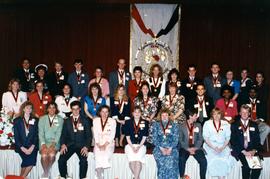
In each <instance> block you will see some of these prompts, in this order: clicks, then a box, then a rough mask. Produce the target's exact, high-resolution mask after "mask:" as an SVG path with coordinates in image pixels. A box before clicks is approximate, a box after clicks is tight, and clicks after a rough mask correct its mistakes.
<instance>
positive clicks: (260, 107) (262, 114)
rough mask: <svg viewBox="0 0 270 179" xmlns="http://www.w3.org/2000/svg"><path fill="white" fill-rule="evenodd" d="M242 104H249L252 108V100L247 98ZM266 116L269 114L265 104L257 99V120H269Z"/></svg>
mask: <svg viewBox="0 0 270 179" xmlns="http://www.w3.org/2000/svg"><path fill="white" fill-rule="evenodd" d="M242 104H247V105H248V106H249V107H250V108H251V106H252V105H251V100H250V98H247V99H246V100H244V101H242ZM242 104H241V105H242ZM266 114H267V108H266V104H265V102H264V101H261V100H259V99H256V116H257V119H259V118H261V119H264V120H267V118H266Z"/></svg>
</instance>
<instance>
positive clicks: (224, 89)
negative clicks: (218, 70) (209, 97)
mask: <svg viewBox="0 0 270 179" xmlns="http://www.w3.org/2000/svg"><path fill="white" fill-rule="evenodd" d="M226 90H228V91H230V93H231V97H230V98H232V97H233V95H234V89H233V87H231V86H230V85H224V86H222V87H221V90H220V96H223V93H224V91H226Z"/></svg>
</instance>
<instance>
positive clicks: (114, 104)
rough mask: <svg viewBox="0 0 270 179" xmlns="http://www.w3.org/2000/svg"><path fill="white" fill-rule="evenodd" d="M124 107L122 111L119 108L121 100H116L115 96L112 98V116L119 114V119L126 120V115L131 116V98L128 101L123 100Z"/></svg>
mask: <svg viewBox="0 0 270 179" xmlns="http://www.w3.org/2000/svg"><path fill="white" fill-rule="evenodd" d="M123 103H124V104H123V105H124V107H123V110H122V112H121V113H120V110H119V102H118V101H115V100H114V98H110V108H111V116H112V117H113V116H117V117H118V119H120V120H124V118H125V117H130V112H131V111H130V100H129V99H128V101H127V102H123Z"/></svg>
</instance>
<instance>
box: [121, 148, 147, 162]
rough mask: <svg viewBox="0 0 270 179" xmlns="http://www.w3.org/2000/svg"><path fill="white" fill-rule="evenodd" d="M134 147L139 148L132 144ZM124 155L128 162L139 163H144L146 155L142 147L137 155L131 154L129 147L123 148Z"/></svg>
mask: <svg viewBox="0 0 270 179" xmlns="http://www.w3.org/2000/svg"><path fill="white" fill-rule="evenodd" d="M133 146H134V147H137V146H139V144H133ZM125 154H126V155H127V158H128V161H129V162H134V161H140V162H142V163H145V154H146V147H145V146H144V145H143V146H141V147H140V149H139V151H138V152H137V153H135V152H133V150H132V148H131V147H130V145H126V146H125Z"/></svg>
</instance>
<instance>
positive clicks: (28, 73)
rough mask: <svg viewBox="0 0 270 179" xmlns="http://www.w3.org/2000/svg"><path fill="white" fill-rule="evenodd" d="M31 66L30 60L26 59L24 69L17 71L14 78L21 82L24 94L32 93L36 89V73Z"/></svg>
mask: <svg viewBox="0 0 270 179" xmlns="http://www.w3.org/2000/svg"><path fill="white" fill-rule="evenodd" d="M30 65H31V64H30V61H29V59H28V58H24V59H23V61H22V68H19V69H17V70H16V72H15V74H14V77H15V78H17V79H19V80H20V84H21V90H22V91H24V92H31V91H32V90H33V89H34V83H35V72H34V70H33V69H31V68H30Z"/></svg>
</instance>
